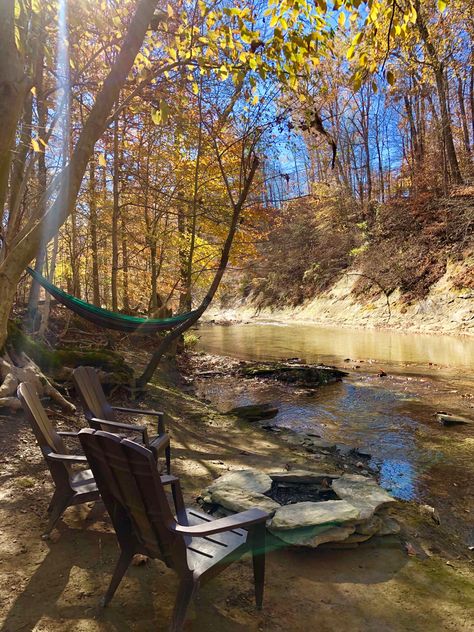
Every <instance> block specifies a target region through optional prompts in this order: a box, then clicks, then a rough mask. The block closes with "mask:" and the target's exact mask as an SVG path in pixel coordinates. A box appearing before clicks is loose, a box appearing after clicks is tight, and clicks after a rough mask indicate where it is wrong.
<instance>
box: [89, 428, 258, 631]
mask: <svg viewBox="0 0 474 632" xmlns="http://www.w3.org/2000/svg"><path fill="white" fill-rule="evenodd" d="M79 438H80V441H81V444H82V447H83V450H84V453H85V454H86V455H87V458H88V459H89V463H90V466H91V468H92V471H93V472H94V476H95V478H96V481H97V485H98V487H99V489H100V492H101V495H102V499H103V501H104V503H105V505H106V507H107V510H108V512H109V514H110V518H111V520H112V522H113V525H114V528H115V532H116V534H117V538H118V541H119V545H120V549H121V555H120V558H119V560H118V562H117V566H116V568H115V571H114V574H113V576H112V579H111V582H110V585H109V588H108V590H107V593H106V594H105V597H104V599H103V605H104V606H105V605H107V603H108V602H109V601H110V600H111V599H112V597H113V595H114V593H115V591H116V589H117V587H118V585H119V583H120V581H121V579H122V577H123V575H124V574H125V572H126V570H127V568H128V566H129V565H130V562H131V560H132V557H133V555H134V554H136V553H141V554H143V555H146V556H148V557H151V558H159V559H162V560H163V561H164V562H165V564H166V565H167V566H168V567H170V568H172V569H174V570H175V571H176V573H177V574H178V577H179V588H178V593H177V596H176V602H175V606H174V612H173V618H172V622H171V627H170V630H171V631H172V632H178V631H179V630H181V629H182V625H183V623H184V620H185V616H186V610H187V608H188V605H189V602H190V600H191V598H192V596H193V595H194V594H195V592H196V590H197V588H198V586H199V585H200V584H201V583H203V582H204V581H206V580H207V579H210V578H211V577H213V576H215V575H217V574H218V573H219V572H220V571H222V570H223V569H224V568H225V567H226V566H228V565H229V564H231V563H232V562H233V561H235V560H237V559H239V558H240V557H241V555H243V554H244V553H245V552H247V551H251V553H252V557H253V571H254V581H255V600H256V603H257V607H258V608H261V605H262V599H263V586H264V575H265V520H266V519H267V518H268V514H266V513H265V512H264V511H261V510H260V509H250V510H248V511H244V512H241V513H238V514H235V515H233V516H228V517H226V518H220V519H218V520H213V519H212V518H211V517H210V516H208V515H207V514H204V513H201V512H199V511H195V510H194V509H184V510H183V511H179V512H178V515H177V517H176V518H175V517H174V516H173V514H172V513H171V509H170V506H169V504H168V501H167V499H166V495H165V493H164V488H163V485H162V483H161V481H160V477H159V475H158V474H157V471H156V466H155V461H154V458H153V454H152V452H151V451H150V450H149V449H148V448H146V447H144V446H141V445H139V444H137V443H135V442H133V441H130V440H129V439H123V438H120V437H118V436H117V435H114V434H111V433H109V432H103V431H99V430H94V429H92V428H84V429H83V430H81V432H80V433H79Z"/></svg>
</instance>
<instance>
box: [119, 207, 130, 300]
mask: <svg viewBox="0 0 474 632" xmlns="http://www.w3.org/2000/svg"><path fill="white" fill-rule="evenodd" d="M121 229H122V293H123V295H122V302H123V309H124V310H125V311H126V312H129V311H130V301H129V296H128V243H127V225H126V222H125V217H124V216H123V213H122V216H121Z"/></svg>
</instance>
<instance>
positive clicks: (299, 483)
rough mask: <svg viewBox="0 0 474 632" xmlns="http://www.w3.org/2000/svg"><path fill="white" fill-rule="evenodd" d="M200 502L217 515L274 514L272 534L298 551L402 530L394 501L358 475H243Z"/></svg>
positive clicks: (231, 476)
mask: <svg viewBox="0 0 474 632" xmlns="http://www.w3.org/2000/svg"><path fill="white" fill-rule="evenodd" d="M200 501H201V503H202V504H203V505H204V507H205V508H206V509H208V510H209V511H210V512H211V513H215V514H217V515H229V514H231V513H236V512H239V511H244V510H246V509H250V508H251V507H259V508H261V509H263V510H264V511H267V512H268V513H270V514H271V518H270V519H269V520H268V522H267V528H268V530H269V531H270V532H271V533H272V534H273V535H274V536H276V537H277V538H279V539H280V540H282V541H283V542H285V543H286V544H293V545H296V546H308V547H312V548H315V547H317V546H319V545H320V544H324V543H327V542H337V543H340V544H342V545H343V546H344V545H345V546H349V545H350V546H357V544H358V543H359V542H364V541H365V540H368V539H369V538H371V537H372V536H374V535H378V536H380V535H391V534H394V533H398V532H399V530H400V527H399V525H398V523H397V522H396V521H395V520H394V519H393V518H392V517H391V516H390V515H389V512H390V505H392V504H393V503H394V502H396V501H395V499H394V498H392V496H390V494H388V493H387V492H386V491H385V490H384V489H382V488H381V487H380V486H379V485H377V483H376V481H375V480H374V479H372V478H368V477H366V476H360V475H358V474H343V475H342V476H339V475H338V474H326V473H318V472H311V471H307V470H291V471H288V472H287V471H284V472H275V473H271V474H264V473H263V472H259V471H257V470H238V471H234V472H228V473H227V474H224V475H223V476H221V477H219V478H218V479H216V480H215V481H214V482H213V483H212V484H211V485H209V487H207V488H206V489H205V490H203V492H202V496H201V498H200Z"/></svg>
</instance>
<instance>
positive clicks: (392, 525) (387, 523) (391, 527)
mask: <svg viewBox="0 0 474 632" xmlns="http://www.w3.org/2000/svg"><path fill="white" fill-rule="evenodd" d="M397 533H400V525H399V524H398V522H397V521H396V520H394V519H393V518H390V517H387V518H382V525H381V527H380V529H379V530H378V533H377V535H396V534H397Z"/></svg>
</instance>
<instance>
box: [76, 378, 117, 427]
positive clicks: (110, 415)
mask: <svg viewBox="0 0 474 632" xmlns="http://www.w3.org/2000/svg"><path fill="white" fill-rule="evenodd" d="M72 377H73V381H74V385H75V387H76V390H77V392H78V394H79V397H80V399H81V403H82V406H83V408H84V414H85V416H86V419H87V420H88V421H90V420H91V419H92V418H93V417H97V418H98V419H106V420H107V421H116V415H115V413H114V410H113V408H112V407H111V406H110V404H109V402H108V401H107V398H106V397H105V393H104V389H103V388H102V384H101V383H100V380H99V375H98V374H97V371H96V370H95V369H94V368H93V367H91V366H80V367H78V368H77V369H74V371H73V374H72ZM103 429H104V430H106V429H107V428H103Z"/></svg>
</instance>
